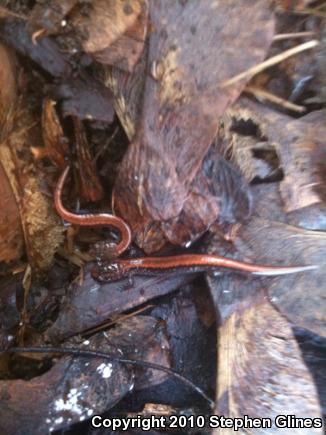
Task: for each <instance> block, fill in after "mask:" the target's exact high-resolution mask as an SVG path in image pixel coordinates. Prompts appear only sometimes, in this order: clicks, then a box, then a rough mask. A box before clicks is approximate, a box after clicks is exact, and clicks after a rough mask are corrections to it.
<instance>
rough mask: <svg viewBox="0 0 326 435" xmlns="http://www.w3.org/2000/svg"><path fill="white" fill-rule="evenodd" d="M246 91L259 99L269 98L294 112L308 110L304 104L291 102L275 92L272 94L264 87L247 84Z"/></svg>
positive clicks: (268, 99)
mask: <svg viewBox="0 0 326 435" xmlns="http://www.w3.org/2000/svg"><path fill="white" fill-rule="evenodd" d="M244 91H245V92H247V93H249V94H252V95H253V96H254V97H256V98H257V100H259V101H260V100H267V101H270V102H271V103H274V104H278V105H279V106H281V107H283V108H284V109H287V110H293V111H294V112H298V113H303V112H305V111H306V108H305V107H304V106H299V105H298V104H294V103H291V102H290V101H288V100H285V99H284V98H281V97H278V96H277V95H275V94H272V93H270V92H268V91H266V90H264V89H261V88H258V87H256V86H247V87H246V88H245V90H244Z"/></svg>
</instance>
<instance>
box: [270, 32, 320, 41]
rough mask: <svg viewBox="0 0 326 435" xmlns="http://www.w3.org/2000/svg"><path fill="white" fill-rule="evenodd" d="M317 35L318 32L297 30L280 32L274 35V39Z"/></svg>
mask: <svg viewBox="0 0 326 435" xmlns="http://www.w3.org/2000/svg"><path fill="white" fill-rule="evenodd" d="M312 36H316V32H296V33H279V34H278V35H275V36H274V37H273V41H283V40H284V39H296V38H307V37H309V38H310V37H312Z"/></svg>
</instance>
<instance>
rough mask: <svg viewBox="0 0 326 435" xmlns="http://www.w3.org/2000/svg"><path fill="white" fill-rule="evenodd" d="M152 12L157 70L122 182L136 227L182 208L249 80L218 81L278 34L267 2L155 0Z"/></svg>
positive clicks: (124, 204)
mask: <svg viewBox="0 0 326 435" xmlns="http://www.w3.org/2000/svg"><path fill="white" fill-rule="evenodd" d="M150 19H151V24H152V32H151V34H150V37H149V55H148V63H147V64H148V70H150V71H151V77H147V80H146V85H145V92H144V100H143V109H142V115H141V119H140V122H139V128H138V131H137V133H136V136H135V139H134V142H133V143H132V144H131V145H130V147H129V149H128V151H127V154H126V156H125V158H124V160H123V163H122V165H121V168H120V172H119V176H118V179H117V183H116V197H117V210H118V211H119V214H120V215H122V216H123V217H124V218H126V220H127V221H128V222H129V224H130V225H131V226H132V227H133V231H134V233H136V234H137V233H138V232H142V231H143V228H144V227H145V226H146V225H147V224H148V223H149V222H150V221H151V220H153V219H154V220H167V219H170V218H174V217H176V216H177V215H178V214H179V213H180V211H181V210H182V208H183V205H184V201H185V200H186V198H187V195H188V190H189V186H190V183H191V182H192V181H193V179H194V177H195V175H196V173H197V172H198V170H199V168H200V166H201V163H202V161H203V158H204V156H205V154H206V152H207V150H208V148H209V146H210V144H211V142H212V140H213V138H214V135H215V133H216V130H217V126H218V118H219V116H220V115H221V114H223V112H224V110H225V109H226V107H227V106H228V105H229V104H230V103H231V102H233V101H234V100H235V99H236V98H237V97H238V95H239V93H240V92H241V90H242V89H243V86H244V83H237V84H236V85H235V87H228V88H223V89H222V88H220V87H219V83H222V82H223V81H224V80H226V79H227V78H230V77H232V76H234V75H235V74H237V73H238V72H241V71H243V70H245V69H247V68H248V67H249V66H252V65H253V64H255V63H256V62H259V61H260V60H262V59H263V58H264V56H265V54H266V51H267V49H268V46H269V44H270V42H271V39H272V35H273V18H272V14H271V11H270V9H269V3H268V2H265V1H258V2H257V1H250V2H249V3H248V2H247V3H246V4H245V5H244V4H240V3H239V2H237V1H231V2H213V3H206V2H199V3H197V2H196V3H194V2H186V3H183V2H174V1H166V0H164V1H155V2H152V3H151V6H150ZM249 21H250V23H251V24H250V31H249V28H248V25H247V23H248V22H249ZM253 29H255V31H253ZM235 32H236V35H237V38H236V39H235V38H234V35H235ZM257 35H259V37H257ZM235 41H236V44H237V45H236V47H237V48H235V45H234V43H235ZM231 46H232V55H231V53H230V47H231ZM249 47H250V49H249ZM253 47H255V48H254V49H253ZM247 48H248V49H247ZM235 50H236V53H237V54H235Z"/></svg>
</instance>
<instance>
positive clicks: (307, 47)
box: [221, 39, 319, 87]
mask: <svg viewBox="0 0 326 435" xmlns="http://www.w3.org/2000/svg"><path fill="white" fill-rule="evenodd" d="M318 45H319V41H318V40H317V39H313V40H311V41H308V42H304V43H303V44H300V45H297V46H296V47H293V48H290V49H289V50H286V51H283V53H280V54H277V55H276V56H272V57H270V58H269V59H267V60H265V61H264V62H262V63H259V64H258V65H255V66H253V67H251V68H249V69H248V70H247V71H244V72H242V73H240V74H238V75H236V76H235V77H233V78H232V79H229V80H227V81H225V82H223V83H222V84H221V87H226V86H230V85H233V84H234V83H236V82H238V81H240V80H242V79H244V78H251V77H253V76H254V75H256V74H258V73H260V72H262V71H264V70H265V69H267V68H269V67H271V66H273V65H276V64H277V63H280V62H282V61H283V60H285V59H287V58H289V57H291V56H294V55H295V54H298V53H301V52H302V51H305V50H310V49H311V48H314V47H317V46H318Z"/></svg>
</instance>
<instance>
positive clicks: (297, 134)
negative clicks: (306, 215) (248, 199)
mask: <svg viewBox="0 0 326 435" xmlns="http://www.w3.org/2000/svg"><path fill="white" fill-rule="evenodd" d="M229 116H230V118H233V119H237V120H242V121H245V122H246V121H250V122H251V123H253V124H254V125H255V126H256V128H257V129H258V130H259V131H260V133H259V134H260V136H261V137H264V140H265V142H266V143H267V144H269V145H272V146H273V147H274V149H275V151H276V152H277V154H278V156H279V158H280V163H281V166H282V169H283V172H284V179H283V180H282V181H281V184H280V192H281V196H282V200H283V203H284V208H285V211H286V212H291V211H294V210H298V209H301V208H304V207H307V206H310V205H313V204H317V203H320V202H322V201H324V200H325V198H326V193H325V191H326V177H325V170H324V169H325V168H324V163H323V162H324V160H325V136H326V123H325V120H326V111H325V110H320V111H314V112H312V113H309V114H308V115H305V116H303V117H301V118H299V119H297V120H294V119H293V118H290V117H289V116H286V115H284V114H279V113H277V112H275V111H273V110H271V109H269V108H267V107H266V106H264V105H260V104H256V103H254V102H252V101H249V100H247V99H244V98H243V99H241V100H239V102H237V103H236V104H235V105H234V106H233V107H232V108H231V109H230V110H229ZM233 139H234V138H233ZM233 147H234V148H236V147H237V142H236V141H235V140H233ZM238 161H239V159H238Z"/></svg>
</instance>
